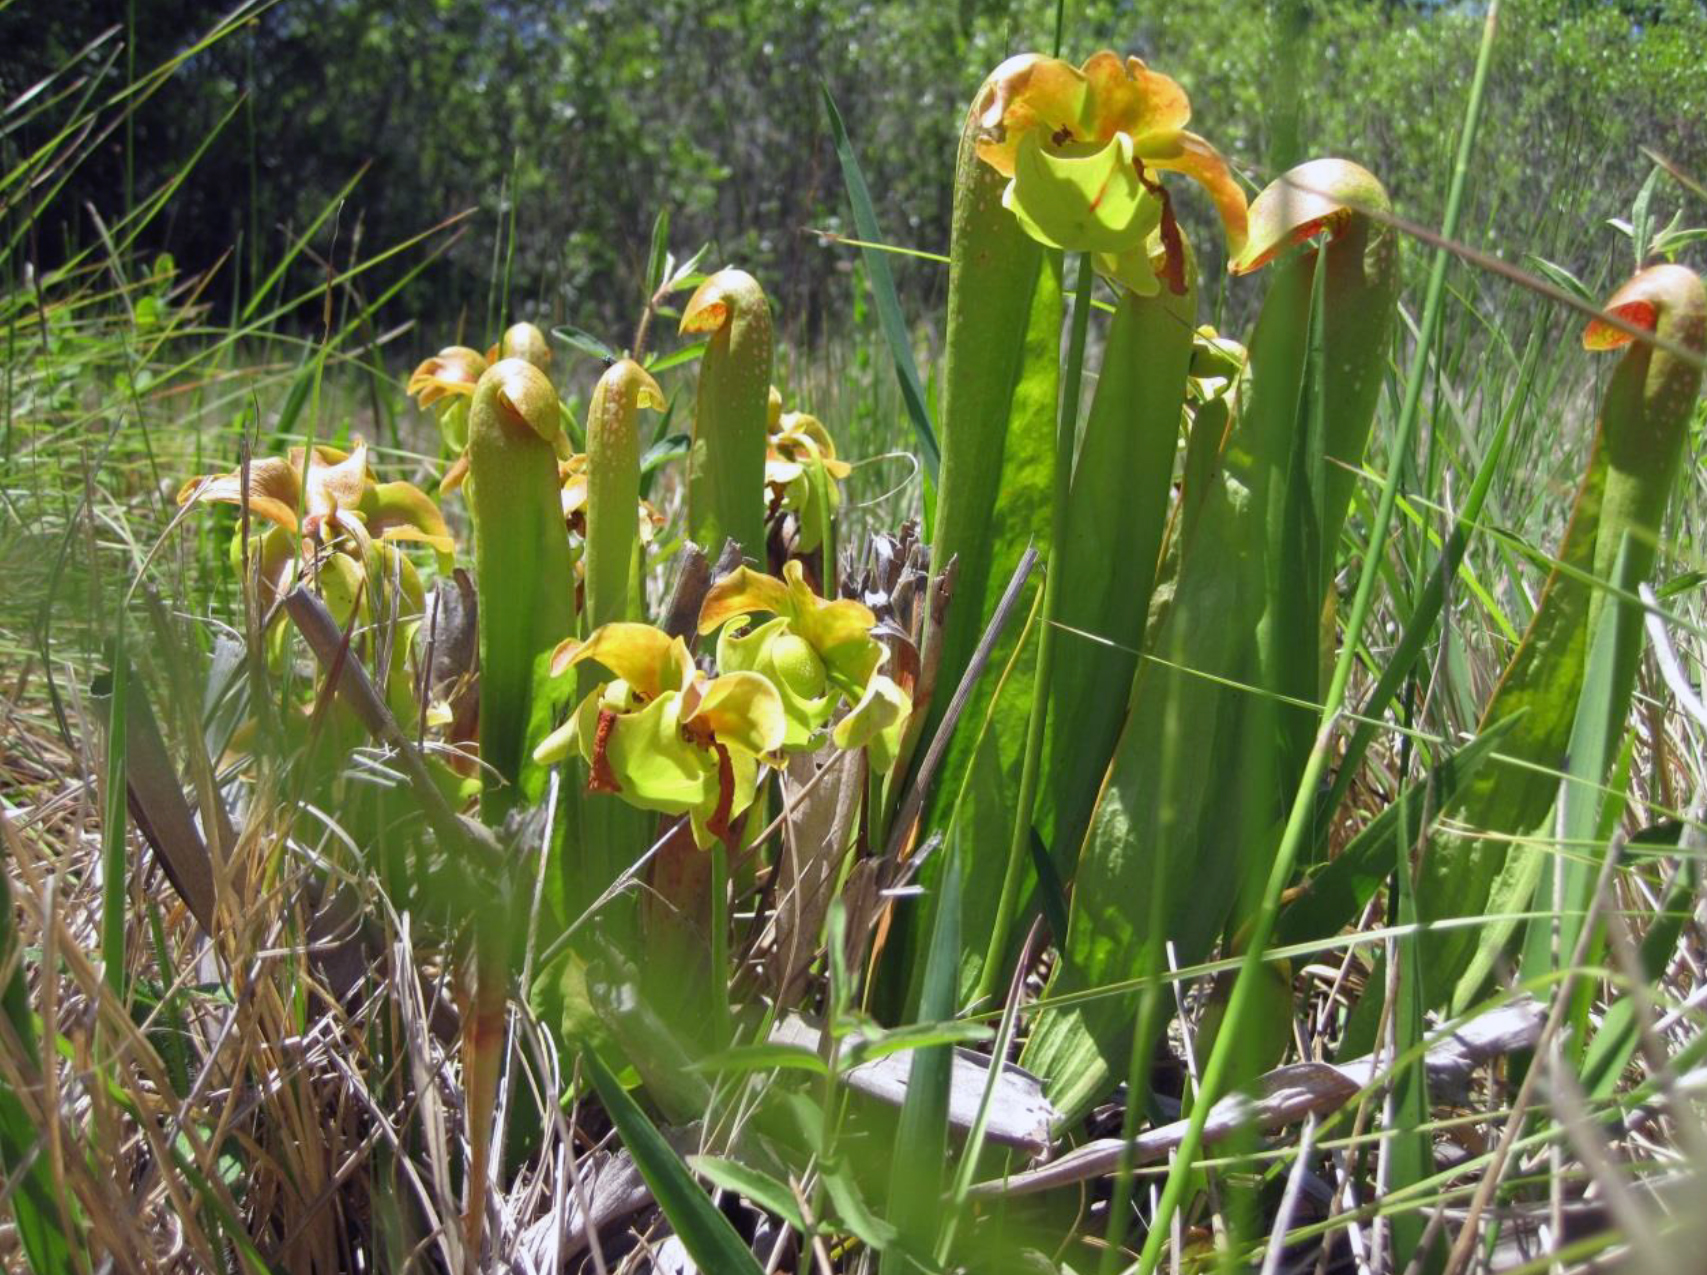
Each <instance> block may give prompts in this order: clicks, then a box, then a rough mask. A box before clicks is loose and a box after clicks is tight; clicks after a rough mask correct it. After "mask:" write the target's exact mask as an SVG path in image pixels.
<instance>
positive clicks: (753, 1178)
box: [688, 1155, 807, 1234]
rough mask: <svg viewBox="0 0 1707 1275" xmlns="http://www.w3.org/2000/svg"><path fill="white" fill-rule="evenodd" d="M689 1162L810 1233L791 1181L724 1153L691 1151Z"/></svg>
mask: <svg viewBox="0 0 1707 1275" xmlns="http://www.w3.org/2000/svg"><path fill="white" fill-rule="evenodd" d="M688 1166H689V1167H690V1168H691V1169H692V1170H693V1171H694V1172H695V1173H697V1174H699V1176H700V1177H702V1178H707V1179H709V1180H710V1181H711V1182H712V1184H713V1185H715V1186H720V1187H722V1188H723V1189H724V1190H725V1191H729V1192H732V1193H733V1194H735V1195H739V1196H741V1197H742V1198H744V1199H747V1200H750V1201H751V1202H752V1203H754V1204H756V1205H758V1206H759V1207H760V1208H761V1209H763V1210H764V1211H765V1212H767V1213H770V1214H773V1215H775V1216H776V1217H780V1218H781V1219H782V1220H783V1221H784V1222H787V1223H788V1224H789V1225H790V1226H792V1227H793V1228H794V1229H795V1230H797V1231H799V1232H800V1233H801V1234H805V1233H806V1231H807V1227H806V1219H805V1218H804V1217H802V1216H801V1214H800V1202H799V1201H798V1200H796V1199H795V1198H794V1192H793V1191H791V1190H789V1188H788V1185H787V1183H784V1182H778V1181H777V1180H776V1179H775V1178H773V1177H771V1175H770V1174H768V1173H761V1172H759V1170H757V1169H750V1168H748V1167H747V1166H746V1165H744V1164H740V1163H737V1162H736V1161H734V1160H726V1159H724V1158H723V1157H721V1156H714V1155H690V1156H689V1157H688Z"/></svg>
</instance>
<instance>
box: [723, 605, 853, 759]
mask: <svg viewBox="0 0 1707 1275" xmlns="http://www.w3.org/2000/svg"><path fill="white" fill-rule="evenodd" d="M788 626H789V621H788V620H787V619H786V618H785V617H783V616H778V617H776V618H775V619H774V620H767V621H765V622H764V623H763V624H761V625H759V626H758V628H756V629H751V630H749V629H748V628H747V625H746V621H745V620H737V621H736V622H734V623H732V624H726V625H724V626H723V631H722V632H721V633H719V634H718V635H717V667H718V668H719V669H721V670H722V671H723V672H724V673H725V674H730V673H737V672H744V673H756V674H758V675H759V676H761V677H764V678H766V679H768V680H769V681H770V683H771V685H772V686H774V687H775V688H776V692H777V695H778V697H779V698H780V701H781V703H782V709H783V724H784V733H783V738H782V740H781V741H780V742H779V743H777V744H775V745H772V748H790V749H801V748H806V747H808V746H809V745H810V744H811V742H812V733H813V732H814V731H816V730H817V729H818V728H819V727H821V726H823V724H824V723H825V722H827V721H829V720H830V713H831V712H832V711H833V710H834V709H835V707H836V695H835V693H834V692H833V691H831V689H830V686H829V682H828V679H827V677H826V676H825V670H824V666H823V661H822V660H819V659H818V658H817V656H816V654H815V653H814V654H813V657H812V658H813V659H814V660H815V661H816V664H817V667H816V669H809V670H805V672H806V674H807V675H806V676H802V675H801V673H802V670H801V669H800V668H799V664H800V661H798V660H787V659H785V661H784V662H785V663H786V664H787V665H788V667H787V668H779V667H777V665H778V661H777V658H776V657H777V654H778V648H777V643H778V642H779V641H780V640H782V639H785V638H786V639H788V640H789V641H792V642H794V643H797V644H799V645H801V646H805V645H806V643H805V640H804V639H803V638H800V637H798V636H796V635H795V634H793V633H791V632H790V631H789V627H788ZM807 649H808V650H809V651H810V649H811V648H810V647H807ZM783 654H784V655H785V656H787V655H788V654H790V653H789V652H787V651H786V650H784V651H783ZM814 672H815V673H816V677H815V678H814V677H812V676H810V674H811V673H814ZM765 751H767V752H768V751H771V750H770V749H766V750H765Z"/></svg>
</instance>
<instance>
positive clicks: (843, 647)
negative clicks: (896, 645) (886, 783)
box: [699, 560, 913, 772]
mask: <svg viewBox="0 0 1707 1275" xmlns="http://www.w3.org/2000/svg"><path fill="white" fill-rule="evenodd" d="M782 574H783V578H782V579H780V580H779V579H777V578H776V577H775V576H770V575H764V574H763V573H761V572H758V571H754V570H752V569H751V568H750V567H739V568H737V569H736V570H735V571H733V572H731V573H730V574H729V575H727V576H725V577H724V578H723V579H722V580H720V581H718V582H717V583H716V584H715V585H713V586H712V588H711V591H710V592H709V593H707V594H706V596H705V602H704V604H703V606H702V607H701V608H700V613H699V631H700V633H702V634H710V633H713V632H716V631H717V630H718V629H722V630H723V631H722V633H720V634H719V635H718V639H717V667H718V668H720V669H722V670H723V671H724V672H725V673H726V674H727V673H730V672H732V671H736V670H748V671H751V672H754V673H759V674H762V675H763V676H764V677H765V678H766V679H767V680H768V681H769V682H771V683H772V684H773V685H774V686H775V687H776V689H777V692H778V693H779V695H780V696H781V702H782V706H783V708H784V710H785V714H786V730H785V737H784V741H783V745H782V746H783V747H785V748H789V749H804V748H809V747H812V746H813V742H814V741H813V736H814V734H815V732H817V731H818V730H820V729H821V728H822V727H823V726H824V725H825V724H826V723H827V722H828V721H829V720H830V717H831V714H832V713H833V712H834V711H835V709H836V706H837V705H838V704H841V703H847V704H850V705H852V708H851V711H849V713H848V714H847V715H846V716H845V717H843V718H842V720H841V721H839V722H838V723H836V726H835V729H834V730H833V731H832V732H831V736H830V737H831V740H832V742H833V743H834V744H835V745H836V746H837V747H838V748H849V749H852V748H869V749H870V754H869V755H870V757H871V760H872V764H873V766H874V767H875V768H876V769H877V770H878V771H879V772H885V771H888V770H889V769H890V767H892V766H893V765H894V764H895V758H896V755H897V753H898V751H899V749H900V742H901V731H902V729H903V728H904V727H905V725H906V721H907V717H908V715H909V714H910V713H911V712H912V707H913V705H912V699H911V697H910V696H909V695H908V694H907V692H906V691H904V690H902V689H901V687H900V686H898V685H897V684H896V683H895V681H894V680H893V679H892V678H890V677H888V676H887V675H886V674H884V673H883V672H882V668H883V665H884V663H885V662H886V661H887V659H888V655H889V652H888V650H887V648H885V647H884V645H883V643H881V642H879V641H878V640H877V639H876V638H874V637H873V636H872V635H871V631H872V629H873V628H874V627H875V626H876V624H877V617H876V616H874V615H873V614H872V613H871V610H870V608H868V607H866V606H865V605H864V604H863V603H860V602H855V601H854V600H852V599H851V598H837V599H835V600H826V599H824V598H821V597H819V596H818V595H817V594H815V593H814V592H813V591H812V589H811V587H810V586H809V585H807V583H806V579H805V573H804V571H803V570H802V568H801V565H800V563H799V562H798V561H795V560H790V561H789V562H788V563H786V564H784V566H783V570H782ZM767 612H768V613H769V614H770V615H771V616H772V617H774V618H772V619H770V620H767V621H765V622H764V623H763V624H760V625H759V626H758V627H757V628H751V629H750V628H749V627H748V619H747V617H749V616H751V615H754V614H759V613H767Z"/></svg>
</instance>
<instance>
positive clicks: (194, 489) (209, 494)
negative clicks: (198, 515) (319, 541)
mask: <svg viewBox="0 0 1707 1275" xmlns="http://www.w3.org/2000/svg"><path fill="white" fill-rule="evenodd" d="M301 491H302V483H301V479H300V475H299V474H298V472H297V470H296V469H295V468H293V467H292V465H291V463H290V462H289V461H288V460H281V459H279V458H278V457H277V456H265V457H262V458H260V459H258V460H252V461H250V462H249V512H250V514H251V515H252V516H254V517H256V518H264V519H266V520H267V521H268V522H270V523H274V524H276V525H277V526H280V527H284V528H287V529H288V530H290V531H295V530H296V525H297V524H296V506H297V500H298V497H299V495H300V493H301ZM204 500H212V501H217V502H218V503H220V504H226V505H241V504H242V503H243V471H242V470H240V469H234V470H232V471H231V472H230V473H229V474H206V475H203V476H202V477H200V478H192V479H190V481H189V482H187V483H185V484H184V485H183V487H182V488H180V489H179V491H178V503H179V504H180V505H189V504H195V503H199V502H200V501H204Z"/></svg>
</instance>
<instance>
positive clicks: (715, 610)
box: [699, 566, 794, 634]
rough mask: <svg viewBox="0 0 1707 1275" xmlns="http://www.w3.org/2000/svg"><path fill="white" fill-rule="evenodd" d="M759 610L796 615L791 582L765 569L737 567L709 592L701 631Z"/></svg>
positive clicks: (710, 630)
mask: <svg viewBox="0 0 1707 1275" xmlns="http://www.w3.org/2000/svg"><path fill="white" fill-rule="evenodd" d="M757 611H768V612H770V613H771V614H772V615H781V616H792V615H793V614H794V603H793V600H792V598H791V597H790V595H789V591H788V586H786V585H785V584H783V582H782V581H781V580H778V579H777V578H776V577H775V576H768V575H766V574H764V572H762V571H754V570H753V569H752V568H751V567H745V566H742V567H736V568H735V570H733V571H731V572H730V573H729V574H728V575H726V576H724V577H723V578H722V579H721V580H719V581H718V582H717V583H716V584H714V585H712V586H711V588H710V590H709V591H708V592H707V593H706V595H705V601H704V602H703V603H701V604H700V608H699V631H700V633H701V634H706V633H713V632H715V631H716V630H717V628H718V626H720V625H721V624H723V623H724V622H725V621H727V620H731V619H733V618H734V617H736V616H738V615H752V614H753V613H754V612H757Z"/></svg>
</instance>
